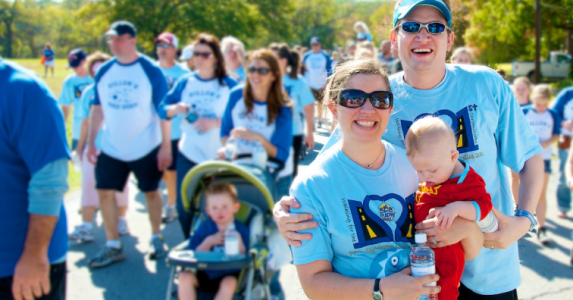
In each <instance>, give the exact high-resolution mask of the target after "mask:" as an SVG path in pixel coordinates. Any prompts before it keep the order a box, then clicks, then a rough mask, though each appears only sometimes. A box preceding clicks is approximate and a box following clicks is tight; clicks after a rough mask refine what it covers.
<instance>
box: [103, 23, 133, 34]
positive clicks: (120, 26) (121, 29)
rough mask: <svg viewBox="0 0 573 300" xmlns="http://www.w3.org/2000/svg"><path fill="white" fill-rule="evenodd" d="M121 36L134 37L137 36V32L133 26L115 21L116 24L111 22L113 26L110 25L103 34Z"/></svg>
mask: <svg viewBox="0 0 573 300" xmlns="http://www.w3.org/2000/svg"><path fill="white" fill-rule="evenodd" d="M123 34H129V35H131V36H132V37H136V36H137V30H136V29H135V26H134V25H133V24H132V23H131V22H128V21H116V22H113V24H111V27H110V28H109V30H108V31H107V32H106V33H105V35H106V36H109V35H123Z"/></svg>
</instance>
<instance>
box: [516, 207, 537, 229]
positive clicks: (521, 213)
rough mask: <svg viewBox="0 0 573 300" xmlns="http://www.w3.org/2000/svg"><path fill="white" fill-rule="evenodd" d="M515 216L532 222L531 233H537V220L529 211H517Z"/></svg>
mask: <svg viewBox="0 0 573 300" xmlns="http://www.w3.org/2000/svg"><path fill="white" fill-rule="evenodd" d="M515 216H516V217H526V218H528V219H529V221H530V222H531V226H529V231H530V232H534V231H536V230H535V229H536V228H537V219H536V218H535V216H534V215H533V214H531V213H530V212H528V211H527V210H521V209H518V210H516V211H515Z"/></svg>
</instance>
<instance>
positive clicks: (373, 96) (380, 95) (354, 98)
mask: <svg viewBox="0 0 573 300" xmlns="http://www.w3.org/2000/svg"><path fill="white" fill-rule="evenodd" d="M366 99H370V103H372V106H373V107H374V108H377V109H389V108H391V107H392V106H393V105H394V95H393V94H392V92H388V91H376V92H372V93H365V92H363V91H361V90H344V91H342V92H341V93H340V96H339V97H338V104H340V105H342V106H344V107H348V108H359V107H362V106H363V105H364V103H366Z"/></svg>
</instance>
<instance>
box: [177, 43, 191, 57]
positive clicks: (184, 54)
mask: <svg viewBox="0 0 573 300" xmlns="http://www.w3.org/2000/svg"><path fill="white" fill-rule="evenodd" d="M191 58H193V46H192V45H187V46H185V48H183V50H181V56H180V57H179V59H180V60H190V59H191Z"/></svg>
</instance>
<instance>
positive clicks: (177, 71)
mask: <svg viewBox="0 0 573 300" xmlns="http://www.w3.org/2000/svg"><path fill="white" fill-rule="evenodd" d="M157 65H158V66H159V68H160V69H161V72H162V73H163V76H165V79H166V80H167V85H168V86H169V89H170V90H171V88H173V86H174V85H175V82H177V80H179V78H181V77H182V76H183V75H185V74H188V73H190V71H189V70H186V69H184V68H183V67H181V66H180V65H178V64H175V65H174V66H173V67H171V68H169V69H165V68H162V67H161V66H160V65H159V64H157ZM182 119H183V116H182V115H177V116H175V117H173V118H171V140H172V141H174V140H178V139H180V138H181V120H182Z"/></svg>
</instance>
